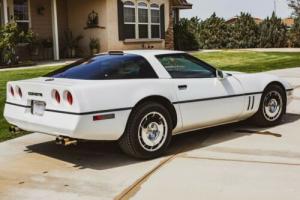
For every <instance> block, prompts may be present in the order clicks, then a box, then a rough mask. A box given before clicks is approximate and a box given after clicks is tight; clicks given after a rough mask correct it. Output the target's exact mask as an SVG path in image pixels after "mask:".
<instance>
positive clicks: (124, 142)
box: [119, 102, 173, 159]
mask: <svg viewBox="0 0 300 200" xmlns="http://www.w3.org/2000/svg"><path fill="white" fill-rule="evenodd" d="M172 127H173V125H172V120H171V115H170V113H169V112H168V110H167V109H166V108H165V107H164V106H162V105H161V104H158V103H155V102H145V103H143V104H141V105H139V106H137V107H136V108H135V109H134V110H133V113H132V114H131V116H130V118H129V120H128V124H127V127H126V131H125V133H124V134H123V136H122V137H121V139H120V140H119V144H120V147H121V149H122V150H123V151H124V152H125V153H127V154H129V155H130V156H133V157H135V158H140V159H151V158H155V157H158V156H160V155H161V154H162V153H164V152H165V150H166V149H167V147H168V145H169V143H170V141H171V137H172Z"/></svg>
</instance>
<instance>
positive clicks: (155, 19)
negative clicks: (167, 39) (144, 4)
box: [150, 4, 160, 38]
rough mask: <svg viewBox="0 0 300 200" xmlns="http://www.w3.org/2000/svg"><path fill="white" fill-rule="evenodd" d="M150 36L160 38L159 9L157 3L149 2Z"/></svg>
mask: <svg viewBox="0 0 300 200" xmlns="http://www.w3.org/2000/svg"><path fill="white" fill-rule="evenodd" d="M150 10H151V38H160V10H159V6H158V5H157V4H151V6H150Z"/></svg>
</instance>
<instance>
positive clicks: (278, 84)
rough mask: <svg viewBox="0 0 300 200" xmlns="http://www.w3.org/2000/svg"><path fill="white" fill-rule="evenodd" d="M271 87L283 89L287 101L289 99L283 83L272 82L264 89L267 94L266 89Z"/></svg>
mask: <svg viewBox="0 0 300 200" xmlns="http://www.w3.org/2000/svg"><path fill="white" fill-rule="evenodd" d="M271 85H277V86H279V87H281V89H282V90H283V91H284V97H285V99H287V95H286V88H285V86H284V84H283V83H281V82H280V81H272V82H270V83H268V85H267V86H266V87H265V88H264V92H265V91H266V89H267V88H268V87H270V86H271Z"/></svg>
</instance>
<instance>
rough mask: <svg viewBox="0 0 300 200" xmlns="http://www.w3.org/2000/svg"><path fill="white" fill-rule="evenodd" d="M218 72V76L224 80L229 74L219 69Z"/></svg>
mask: <svg viewBox="0 0 300 200" xmlns="http://www.w3.org/2000/svg"><path fill="white" fill-rule="evenodd" d="M216 74H217V78H218V79H220V80H224V79H226V78H227V77H228V76H229V75H228V74H227V73H225V72H223V71H221V70H217V72H216Z"/></svg>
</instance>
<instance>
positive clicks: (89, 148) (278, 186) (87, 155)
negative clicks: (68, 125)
mask: <svg viewBox="0 0 300 200" xmlns="http://www.w3.org/2000/svg"><path fill="white" fill-rule="evenodd" d="M272 73H274V74H278V75H280V76H282V77H284V78H285V79H287V80H288V81H290V82H291V83H292V84H293V85H294V86H298V87H299V86H300V68H297V69H289V70H279V71H274V72H272ZM53 139H54V138H53V137H50V136H45V135H41V134H36V133H35V134H31V135H27V136H24V137H21V138H18V139H15V140H11V141H7V142H4V143H1V144H0V199H11V200H15V199H22V200H27V199H64V200H65V199H68V200H69V199H81V200H83V199H143V200H144V199H146V200H147V199H149V200H150V199H151V200H152V199H172V200H174V199H214V200H217V199H222V200H224V199H251V200H253V199H272V200H274V199H278V200H282V199H297V198H298V197H299V196H300V190H299V186H300V87H299V88H298V89H296V91H295V95H294V101H293V102H292V104H291V105H290V106H289V107H288V114H287V116H286V117H285V119H284V123H283V124H282V125H280V126H277V127H273V128H270V129H257V128H254V127H251V126H249V125H247V124H246V123H239V124H233V125H227V126H222V127H217V128H213V129H206V130H202V131H196V132H193V133H189V134H185V135H180V136H176V137H175V138H174V140H173V141H172V145H171V148H170V150H169V152H168V155H167V156H165V157H163V158H160V159H156V160H152V161H137V160H134V159H132V158H129V157H127V156H125V155H124V154H122V153H121V152H120V150H119V149H118V147H117V145H116V144H114V143H103V142H85V143H81V144H80V145H79V146H77V147H61V146H56V145H55V144H54V142H53Z"/></svg>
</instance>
